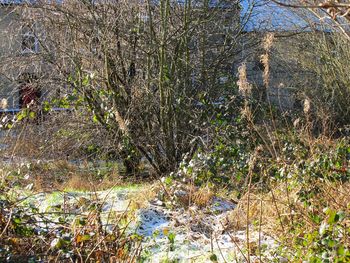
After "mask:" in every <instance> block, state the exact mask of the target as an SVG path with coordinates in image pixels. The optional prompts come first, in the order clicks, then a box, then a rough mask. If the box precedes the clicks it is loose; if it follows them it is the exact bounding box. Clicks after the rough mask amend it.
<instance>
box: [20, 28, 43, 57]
mask: <svg viewBox="0 0 350 263" xmlns="http://www.w3.org/2000/svg"><path fill="white" fill-rule="evenodd" d="M21 50H22V54H30V53H37V52H38V51H39V40H38V38H37V37H36V35H35V30H34V26H32V27H30V26H25V27H23V28H22V43H21Z"/></svg>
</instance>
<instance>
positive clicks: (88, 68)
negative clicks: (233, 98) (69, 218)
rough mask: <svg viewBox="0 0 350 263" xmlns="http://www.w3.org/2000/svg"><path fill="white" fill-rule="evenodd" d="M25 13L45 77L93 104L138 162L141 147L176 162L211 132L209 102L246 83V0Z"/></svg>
mask: <svg viewBox="0 0 350 263" xmlns="http://www.w3.org/2000/svg"><path fill="white" fill-rule="evenodd" d="M20 14H21V15H20V19H19V21H20V23H21V24H23V25H32V24H33V23H35V24H36V28H37V29H36V30H35V31H34V30H32V31H31V32H33V34H35V37H36V39H38V42H39V44H40V52H38V53H36V54H35V56H34V57H37V58H38V60H39V61H40V63H42V64H43V66H42V71H41V72H40V74H41V75H40V77H41V79H43V80H45V82H46V83H50V86H51V87H54V90H55V93H54V94H60V97H61V99H63V100H65V102H67V103H68V104H70V105H71V106H74V105H79V107H80V106H82V107H81V108H80V109H86V110H87V111H88V112H91V114H92V115H93V118H92V119H93V120H94V121H96V122H97V123H99V125H101V127H103V128H104V129H105V130H107V131H108V134H109V136H110V138H113V140H111V143H112V144H114V145H115V149H116V151H117V152H118V153H119V155H120V157H121V158H122V159H123V160H124V163H125V165H126V167H127V169H128V171H129V172H132V171H134V170H135V169H136V167H137V165H138V162H139V160H140V158H141V157H145V158H146V159H147V160H148V161H149V162H150V164H151V165H152V166H153V168H154V169H155V170H156V172H157V173H158V174H161V173H163V172H166V171H169V170H172V169H174V168H175V167H176V166H177V164H178V163H179V162H180V160H181V159H182V158H183V155H184V154H185V153H187V152H191V149H192V150H193V148H194V147H196V146H195V145H196V144H197V141H198V137H199V136H201V135H202V132H203V129H202V128H203V122H204V121H203V116H204V115H203V113H204V112H205V109H204V108H203V107H201V106H199V105H200V104H199V102H200V101H201V100H202V99H203V98H207V99H208V98H209V99H210V100H213V101H214V100H216V99H217V98H219V97H220V96H222V95H225V94H233V93H234V92H236V89H235V81H234V80H233V78H234V77H233V74H234V73H233V68H234V67H233V65H234V63H235V62H236V61H238V60H239V59H240V57H239V56H238V54H239V51H240V49H241V35H242V34H241V33H242V29H243V27H244V24H241V23H240V21H241V17H240V7H239V3H238V2H232V1H217V2H212V1H190V0H186V1H181V2H180V1H171V0H160V1H159V2H154V1H150V0H148V1H144V2H140V1H116V0H115V1H113V0H112V1H93V2H91V1H83V0H75V1H69V2H63V3H52V1H48V2H45V1H42V2H36V3H35V4H28V5H25V6H21V8H20ZM18 63H22V64H25V63H24V62H23V61H16V64H17V65H18ZM45 86H46V87H47V86H48V85H45ZM192 152H193V151H192Z"/></svg>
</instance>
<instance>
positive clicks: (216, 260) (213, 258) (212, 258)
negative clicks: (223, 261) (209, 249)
mask: <svg viewBox="0 0 350 263" xmlns="http://www.w3.org/2000/svg"><path fill="white" fill-rule="evenodd" d="M209 259H210V260H211V261H212V262H218V257H217V256H216V255H215V254H212V255H211V256H210V258H209Z"/></svg>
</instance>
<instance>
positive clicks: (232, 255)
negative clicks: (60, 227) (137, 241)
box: [23, 188, 277, 262]
mask: <svg viewBox="0 0 350 263" xmlns="http://www.w3.org/2000/svg"><path fill="white" fill-rule="evenodd" d="M138 190H139V189H137V188H116V189H112V190H108V191H100V192H95V193H90V192H53V193H50V194H47V193H41V194H37V195H32V196H30V197H27V198H25V199H24V201H23V202H25V203H26V204H28V205H30V206H31V207H37V208H38V209H39V212H40V213H48V217H49V216H50V217H51V218H48V220H47V222H51V223H47V222H45V223H43V224H41V225H38V226H37V228H38V231H48V230H49V229H50V230H51V229H52V228H55V227H57V223H58V222H60V220H62V217H64V219H65V220H66V221H70V222H74V220H75V219H76V217H78V216H81V215H82V214H88V213H90V212H89V211H91V208H94V209H96V207H99V210H100V217H101V218H100V219H101V224H102V227H103V228H104V229H105V231H114V229H115V228H114V225H115V224H113V223H115V222H113V219H114V220H115V218H116V215H121V214H123V213H126V211H128V213H129V214H130V213H132V214H135V215H136V218H135V219H134V220H133V221H132V222H131V224H130V225H129V227H128V232H130V233H136V234H137V235H139V236H142V237H143V243H142V247H143V252H142V258H143V260H144V262H164V261H166V260H175V261H176V262H211V261H215V262H245V261H246V260H247V251H246V247H247V238H246V231H245V230H240V231H231V230H228V229H226V228H225V225H226V223H227V217H228V213H230V211H232V210H233V209H234V208H235V204H234V203H232V202H230V201H227V200H223V199H221V198H217V197H214V198H213V199H212V201H211V202H210V203H209V204H208V205H207V206H206V207H204V208H199V207H197V206H190V207H187V208H172V209H170V208H166V207H165V205H164V203H163V202H160V201H159V200H153V201H150V202H148V204H146V205H145V206H144V207H143V208H138V209H136V210H132V208H131V206H130V203H131V202H132V198H133V197H132V196H133V195H132V194H134V193H135V192H137V191H138ZM134 198H135V197H134ZM50 212H57V213H52V214H50ZM48 228H49V229H48ZM249 233H250V234H249V246H250V251H251V254H252V255H251V258H250V259H251V260H254V259H259V257H261V258H262V261H263V262H266V261H272V258H273V255H271V253H272V251H274V250H275V248H276V246H277V244H276V242H275V241H274V240H273V239H272V238H271V237H269V236H267V235H265V234H263V233H260V235H259V232H258V231H255V230H254V228H253V227H251V229H250V231H249ZM259 248H260V249H259ZM259 251H261V253H260V252H259ZM252 262H254V261H252Z"/></svg>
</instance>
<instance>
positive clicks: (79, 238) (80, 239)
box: [76, 235, 91, 243]
mask: <svg viewBox="0 0 350 263" xmlns="http://www.w3.org/2000/svg"><path fill="white" fill-rule="evenodd" d="M90 239H91V236H90V235H77V237H76V242H77V243H81V242H84V241H87V240H90Z"/></svg>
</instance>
